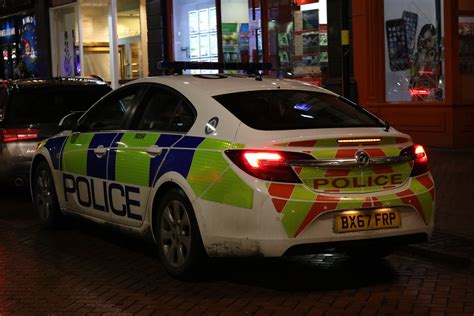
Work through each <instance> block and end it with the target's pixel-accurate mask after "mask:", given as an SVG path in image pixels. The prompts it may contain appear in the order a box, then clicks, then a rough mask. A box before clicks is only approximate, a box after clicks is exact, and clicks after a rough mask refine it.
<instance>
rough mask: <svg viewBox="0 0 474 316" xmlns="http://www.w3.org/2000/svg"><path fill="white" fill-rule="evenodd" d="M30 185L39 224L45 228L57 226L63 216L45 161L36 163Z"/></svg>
mask: <svg viewBox="0 0 474 316" xmlns="http://www.w3.org/2000/svg"><path fill="white" fill-rule="evenodd" d="M32 185H33V198H34V203H35V206H36V210H37V212H38V216H39V220H40V222H41V224H42V225H44V226H45V227H47V228H54V227H57V226H58V224H59V223H60V222H61V220H62V218H63V216H62V213H61V211H60V209H59V203H58V197H57V195H56V189H55V187H54V181H53V176H52V174H51V170H50V169H49V166H48V163H47V162H46V161H42V162H40V163H39V164H38V167H37V168H36V170H35V173H34V178H33V183H32Z"/></svg>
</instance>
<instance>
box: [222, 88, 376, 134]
mask: <svg viewBox="0 0 474 316" xmlns="http://www.w3.org/2000/svg"><path fill="white" fill-rule="evenodd" d="M214 99H216V100H217V101H218V102H219V103H220V104H222V105H223V106H224V107H225V108H226V109H227V110H229V111H230V112H232V114H234V115H235V116H236V117H237V118H238V119H239V120H241V121H242V122H243V123H244V124H246V125H248V126H250V127H252V128H254V129H258V130H268V131H270V130H294V129H313V128H341V127H381V126H383V125H382V123H381V122H380V121H379V120H378V119H377V118H376V117H375V116H373V115H372V114H370V113H369V112H367V111H366V110H364V109H363V108H362V107H359V106H357V105H355V104H352V103H350V102H348V101H346V100H344V99H342V98H341V97H338V96H335V95H331V94H326V93H320V92H313V91H303V90H271V91H270V90H265V91H246V92H237V93H230V94H223V95H218V96H214Z"/></svg>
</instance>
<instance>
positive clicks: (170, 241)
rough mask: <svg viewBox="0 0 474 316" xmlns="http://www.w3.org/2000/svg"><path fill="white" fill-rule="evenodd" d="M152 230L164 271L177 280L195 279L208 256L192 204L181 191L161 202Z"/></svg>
mask: <svg viewBox="0 0 474 316" xmlns="http://www.w3.org/2000/svg"><path fill="white" fill-rule="evenodd" d="M154 225H155V227H154V231H155V236H156V243H157V246H158V253H159V257H160V260H161V262H162V263H163V265H164V266H165V268H166V271H167V272H168V273H169V274H170V275H172V276H174V277H176V278H178V279H197V278H199V277H200V276H202V274H201V272H203V270H200V269H201V268H202V266H203V264H204V262H205V261H206V260H207V255H206V252H205V250H204V246H203V243H202V239H201V234H200V232H199V227H198V224H197V221H196V217H195V215H194V210H193V207H192V205H191V202H190V201H189V199H188V198H187V197H186V195H185V193H184V192H183V191H182V190H180V189H176V188H174V189H171V190H169V191H167V192H166V193H165V195H164V196H163V198H162V199H161V200H160V203H159V206H158V209H157V213H156V220H155V221H154Z"/></svg>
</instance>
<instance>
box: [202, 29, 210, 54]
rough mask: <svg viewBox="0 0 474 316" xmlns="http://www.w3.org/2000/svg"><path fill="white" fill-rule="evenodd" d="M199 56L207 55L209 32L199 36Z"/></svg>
mask: <svg viewBox="0 0 474 316" xmlns="http://www.w3.org/2000/svg"><path fill="white" fill-rule="evenodd" d="M199 56H200V57H208V56H210V54H209V34H201V35H200V36H199Z"/></svg>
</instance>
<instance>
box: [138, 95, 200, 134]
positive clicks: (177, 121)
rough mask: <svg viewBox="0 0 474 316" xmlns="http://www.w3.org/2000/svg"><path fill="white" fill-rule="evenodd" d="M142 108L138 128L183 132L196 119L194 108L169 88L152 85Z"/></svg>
mask: <svg viewBox="0 0 474 316" xmlns="http://www.w3.org/2000/svg"><path fill="white" fill-rule="evenodd" d="M143 107H144V108H143ZM142 110H144V112H143V114H142V116H141V119H140V121H139V123H138V129H139V130H146V131H168V132H180V133H184V132H187V131H189V129H191V127H192V125H193V123H194V121H195V120H196V113H195V111H194V108H192V107H191V106H190V105H189V104H188V102H187V101H186V100H185V99H184V98H183V97H182V96H181V95H179V94H178V93H175V92H174V91H170V90H169V89H163V88H158V87H153V88H152V89H151V91H150V94H149V97H148V98H146V99H145V102H144V104H143V105H142Z"/></svg>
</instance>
